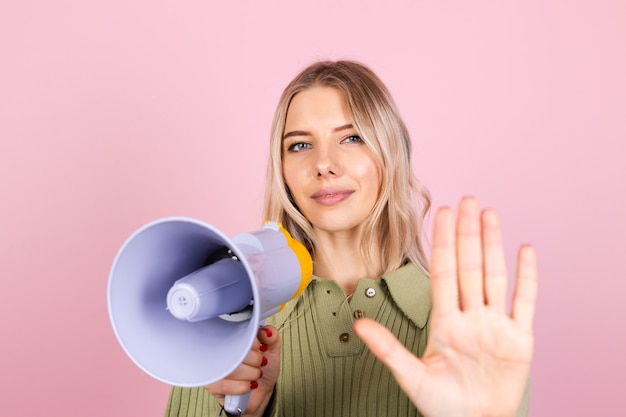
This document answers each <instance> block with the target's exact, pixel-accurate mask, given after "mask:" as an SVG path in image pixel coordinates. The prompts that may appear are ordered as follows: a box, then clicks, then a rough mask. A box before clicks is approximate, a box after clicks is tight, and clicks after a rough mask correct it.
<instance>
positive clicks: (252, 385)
mask: <svg viewBox="0 0 626 417" xmlns="http://www.w3.org/2000/svg"><path fill="white" fill-rule="evenodd" d="M258 387H259V383H258V382H256V381H252V382H250V389H257V388H258Z"/></svg>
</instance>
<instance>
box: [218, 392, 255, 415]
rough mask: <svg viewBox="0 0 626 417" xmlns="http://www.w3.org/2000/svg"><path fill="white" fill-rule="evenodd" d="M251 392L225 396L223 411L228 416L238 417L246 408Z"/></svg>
mask: <svg viewBox="0 0 626 417" xmlns="http://www.w3.org/2000/svg"><path fill="white" fill-rule="evenodd" d="M250 394H251V392H248V393H246V394H242V395H227V396H226V398H225V399H224V410H225V411H226V412H227V413H228V414H233V415H236V416H240V415H241V414H243V412H244V411H245V410H246V407H247V406H248V400H249V399H250Z"/></svg>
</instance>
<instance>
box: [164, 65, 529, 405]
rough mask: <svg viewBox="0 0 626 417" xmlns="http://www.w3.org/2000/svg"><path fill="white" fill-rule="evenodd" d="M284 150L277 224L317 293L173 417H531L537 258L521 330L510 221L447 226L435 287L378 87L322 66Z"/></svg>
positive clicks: (436, 254)
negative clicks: (223, 415) (509, 284)
mask: <svg viewBox="0 0 626 417" xmlns="http://www.w3.org/2000/svg"><path fill="white" fill-rule="evenodd" d="M270 146H271V151H270V160H269V165H268V174H267V188H266V199H265V208H264V216H265V218H266V219H272V220H276V221H280V222H282V223H283V225H284V226H285V227H286V229H287V230H289V232H290V233H291V234H292V235H293V236H294V237H295V238H296V239H298V240H300V241H301V242H303V243H304V244H305V245H306V246H307V248H308V249H309V250H310V252H311V254H312V256H313V259H314V278H313V280H312V282H311V284H310V285H309V287H308V288H307V290H306V291H305V292H304V294H303V295H302V296H301V297H300V298H298V299H297V300H293V301H292V302H290V303H288V305H287V306H286V307H285V308H284V309H283V310H282V311H281V312H280V313H279V314H277V315H275V316H273V317H272V318H271V319H270V320H268V323H271V325H268V326H266V327H264V328H263V329H261V330H260V331H259V334H258V342H259V343H258V344H257V345H255V346H254V347H253V349H252V351H251V352H250V354H249V355H248V357H247V358H246V360H245V361H244V363H243V364H242V365H241V366H240V367H239V368H238V369H237V370H236V371H235V372H233V374H231V375H230V376H229V377H228V378H226V379H224V380H222V381H219V382H217V383H215V384H212V385H210V386H208V387H205V389H202V388H200V389H180V388H173V390H172V394H171V396H170V401H169V404H168V411H167V413H166V415H169V416H211V415H218V414H220V404H222V403H223V400H224V395H226V394H243V393H246V392H249V391H252V393H251V396H250V400H249V403H248V406H247V409H246V413H245V415H251V416H262V415H268V416H269V415H271V416H331V415H341V416H419V415H429V416H451V415H468V416H469V415H477V416H478V415H479V416H487V415H502V416H509V415H511V416H512V415H516V414H517V415H525V414H526V413H527V407H528V397H527V396H525V395H524V393H525V391H526V393H527V391H528V390H525V387H526V382H527V379H528V372H529V367H530V360H531V356H532V342H533V338H532V317H533V312H534V304H535V295H536V266H535V258H534V253H533V251H532V249H531V248H529V247H523V248H522V249H521V250H520V255H519V260H518V262H519V267H518V272H517V285H516V292H515V296H514V300H513V304H512V305H513V309H512V312H511V314H510V315H507V314H506V312H505V304H506V300H505V296H506V273H505V271H504V264H505V262H504V255H503V251H502V243H501V240H500V228H499V225H498V220H497V216H496V214H495V213H494V212H493V211H491V210H485V211H483V212H482V213H481V212H480V210H479V207H478V204H477V202H476V201H475V199H473V198H464V199H463V200H462V201H461V203H460V206H459V211H458V220H457V222H456V226H455V224H454V223H455V222H454V218H453V214H452V212H451V210H450V209H448V208H443V209H440V210H439V211H438V213H437V216H436V218H435V233H434V239H433V251H432V262H431V268H430V277H428V275H427V271H428V268H427V263H426V259H425V255H424V250H423V246H422V244H421V243H420V242H421V241H420V233H421V226H422V219H423V216H424V215H425V213H426V212H427V210H428V208H429V205H430V201H429V196H428V193H427V191H426V190H425V189H424V187H422V186H421V185H420V184H419V182H418V181H417V180H416V179H415V178H414V176H413V174H412V171H411V162H410V152H411V149H410V141H409V136H408V133H407V131H406V128H405V125H404V123H403V122H402V120H401V118H400V116H399V113H398V111H397V109H396V106H395V104H394V102H393V100H392V98H391V96H390V94H389V92H388V90H387V89H386V87H385V86H384V85H383V83H382V82H381V81H380V80H379V79H378V77H377V76H376V75H375V74H374V73H373V72H372V71H371V70H369V69H368V68H367V67H365V66H363V65H361V64H359V63H356V62H349V61H339V62H319V63H315V64H313V65H311V66H309V67H308V68H306V69H305V70H304V71H302V72H301V73H300V74H299V75H298V76H297V77H296V78H295V79H294V80H293V81H292V82H291V83H290V84H289V85H288V86H287V88H286V89H285V91H284V92H283V95H282V97H281V99H280V102H279V104H278V108H277V110H276V113H275V118H274V123H273V127H272V136H271V143H270ZM415 207H420V208H421V212H420V215H419V216H418V215H417V214H416V210H415ZM431 293H432V297H431ZM431 306H432V308H431ZM372 319H373V320H372Z"/></svg>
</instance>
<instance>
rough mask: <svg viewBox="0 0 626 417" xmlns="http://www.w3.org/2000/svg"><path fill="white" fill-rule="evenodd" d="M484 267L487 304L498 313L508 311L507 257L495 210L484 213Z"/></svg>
mask: <svg viewBox="0 0 626 417" xmlns="http://www.w3.org/2000/svg"><path fill="white" fill-rule="evenodd" d="M482 241H483V264H484V266H483V269H484V273H485V284H484V285H485V304H487V305H488V306H489V307H490V308H492V309H493V310H495V311H497V312H498V313H505V311H506V285H507V277H506V259H505V256H504V246H503V244H502V233H501V231H500V221H499V219H498V215H497V214H496V212H495V211H493V210H485V211H484V212H483V214H482Z"/></svg>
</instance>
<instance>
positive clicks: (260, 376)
mask: <svg viewBox="0 0 626 417" xmlns="http://www.w3.org/2000/svg"><path fill="white" fill-rule="evenodd" d="M261 378H263V371H261V375H259V379H261Z"/></svg>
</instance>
